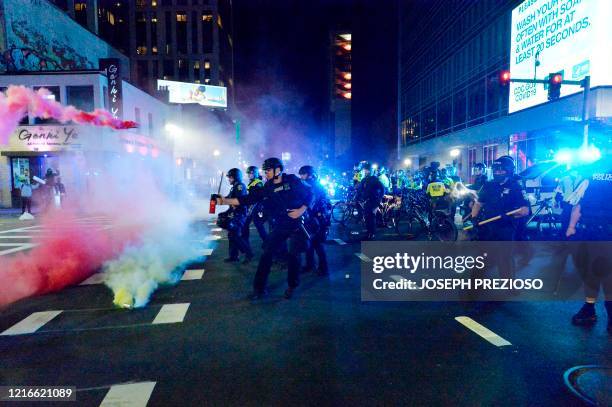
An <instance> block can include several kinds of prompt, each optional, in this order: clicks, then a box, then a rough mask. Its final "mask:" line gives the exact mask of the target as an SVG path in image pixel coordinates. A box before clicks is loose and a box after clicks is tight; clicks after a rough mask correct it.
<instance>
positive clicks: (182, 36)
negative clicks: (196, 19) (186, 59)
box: [176, 11, 187, 54]
mask: <svg viewBox="0 0 612 407" xmlns="http://www.w3.org/2000/svg"><path fill="white" fill-rule="evenodd" d="M176 44H177V48H178V52H179V53H181V54H186V53H187V14H185V12H184V11H179V12H177V13H176Z"/></svg>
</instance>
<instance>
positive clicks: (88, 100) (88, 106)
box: [66, 86, 94, 112]
mask: <svg viewBox="0 0 612 407" xmlns="http://www.w3.org/2000/svg"><path fill="white" fill-rule="evenodd" d="M66 104H68V105H72V106H74V107H76V108H77V109H80V110H84V111H86V112H91V111H93V110H94V89H93V86H66Z"/></svg>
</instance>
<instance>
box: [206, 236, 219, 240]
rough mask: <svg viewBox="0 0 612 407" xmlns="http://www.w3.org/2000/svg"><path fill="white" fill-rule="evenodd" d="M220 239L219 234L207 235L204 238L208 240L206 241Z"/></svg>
mask: <svg viewBox="0 0 612 407" xmlns="http://www.w3.org/2000/svg"><path fill="white" fill-rule="evenodd" d="M219 239H221V236H219V235H210V236H206V237H205V238H204V240H206V241H210V240H219Z"/></svg>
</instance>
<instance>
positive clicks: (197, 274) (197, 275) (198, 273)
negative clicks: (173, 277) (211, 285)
mask: <svg viewBox="0 0 612 407" xmlns="http://www.w3.org/2000/svg"><path fill="white" fill-rule="evenodd" d="M203 275H204V269H200V270H185V273H183V277H182V278H181V281H187V280H201V279H202V276H203Z"/></svg>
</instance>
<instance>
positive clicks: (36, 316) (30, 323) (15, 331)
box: [0, 310, 62, 336]
mask: <svg viewBox="0 0 612 407" xmlns="http://www.w3.org/2000/svg"><path fill="white" fill-rule="evenodd" d="M61 313H62V311H61V310H60V311H43V312H35V313H33V314H31V315H30V316H28V317H26V318H25V319H23V320H21V321H20V322H17V323H16V324H15V325H13V326H12V327H10V328H9V329H7V330H6V331H4V332H2V333H0V335H4V336H8V335H24V334H32V333H34V332H36V331H38V330H39V329H40V328H41V327H42V326H43V325H45V324H46V323H47V322H49V321H51V320H52V319H53V318H55V317H56V316H58V315H59V314H61Z"/></svg>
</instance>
